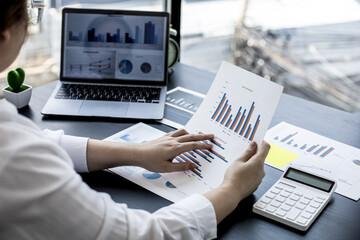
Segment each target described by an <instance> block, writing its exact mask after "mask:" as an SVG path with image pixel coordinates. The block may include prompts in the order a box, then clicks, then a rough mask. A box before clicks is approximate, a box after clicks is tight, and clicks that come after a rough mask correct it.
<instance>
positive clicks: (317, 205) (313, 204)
mask: <svg viewBox="0 0 360 240" xmlns="http://www.w3.org/2000/svg"><path fill="white" fill-rule="evenodd" d="M310 206H311V207H313V208H319V207H320V204H318V203H316V202H311V203H310Z"/></svg>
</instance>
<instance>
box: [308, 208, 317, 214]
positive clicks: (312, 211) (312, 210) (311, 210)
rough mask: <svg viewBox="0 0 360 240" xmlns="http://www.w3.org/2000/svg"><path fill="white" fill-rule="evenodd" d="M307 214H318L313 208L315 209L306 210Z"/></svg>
mask: <svg viewBox="0 0 360 240" xmlns="http://www.w3.org/2000/svg"><path fill="white" fill-rule="evenodd" d="M306 212H308V213H311V214H314V213H315V212H316V209H315V208H313V207H307V208H306Z"/></svg>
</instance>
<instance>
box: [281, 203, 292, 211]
mask: <svg viewBox="0 0 360 240" xmlns="http://www.w3.org/2000/svg"><path fill="white" fill-rule="evenodd" d="M280 209H282V210H284V211H287V212H288V211H290V209H291V207H290V206H289V205H286V204H283V205H281V207H280Z"/></svg>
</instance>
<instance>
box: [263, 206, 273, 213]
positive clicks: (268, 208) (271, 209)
mask: <svg viewBox="0 0 360 240" xmlns="http://www.w3.org/2000/svg"><path fill="white" fill-rule="evenodd" d="M265 210H266V211H268V212H271V213H273V212H275V210H276V208H274V207H273V206H270V205H269V206H267V207H266V208H265Z"/></svg>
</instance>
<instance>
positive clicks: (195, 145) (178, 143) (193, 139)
mask: <svg viewBox="0 0 360 240" xmlns="http://www.w3.org/2000/svg"><path fill="white" fill-rule="evenodd" d="M212 138H214V135H212V134H189V133H188V132H187V131H186V130H184V129H181V130H177V131H174V132H170V133H167V134H165V135H164V136H163V137H161V138H158V139H155V140H153V141H149V142H146V143H118V142H106V141H100V140H94V139H89V142H88V145H87V154H86V155H87V165H88V169H89V171H96V170H101V169H106V168H112V167H118V166H139V167H143V168H146V169H147V170H149V171H153V172H174V171H187V170H190V169H194V168H195V167H196V165H195V164H193V163H173V162H172V160H173V158H174V157H176V156H177V155H179V154H181V153H183V152H188V151H191V150H194V149H210V148H211V144H206V143H203V142H200V141H202V140H211V139H212Z"/></svg>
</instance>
